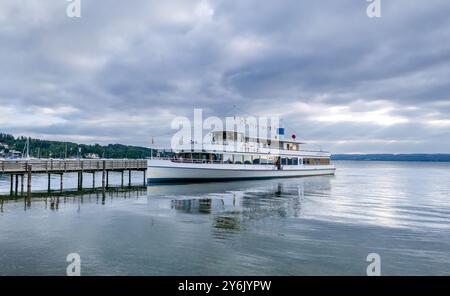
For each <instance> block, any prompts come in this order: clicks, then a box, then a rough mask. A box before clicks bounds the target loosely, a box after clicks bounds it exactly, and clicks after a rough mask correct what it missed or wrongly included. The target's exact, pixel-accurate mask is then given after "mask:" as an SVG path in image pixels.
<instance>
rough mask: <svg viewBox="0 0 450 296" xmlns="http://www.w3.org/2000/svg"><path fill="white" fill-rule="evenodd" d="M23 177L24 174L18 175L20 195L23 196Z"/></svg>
mask: <svg viewBox="0 0 450 296" xmlns="http://www.w3.org/2000/svg"><path fill="white" fill-rule="evenodd" d="M23 179H24V175H23V174H22V175H20V196H23Z"/></svg>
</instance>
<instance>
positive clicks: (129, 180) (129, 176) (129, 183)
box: [128, 170, 131, 187]
mask: <svg viewBox="0 0 450 296" xmlns="http://www.w3.org/2000/svg"><path fill="white" fill-rule="evenodd" d="M128 187H131V170H129V171H128Z"/></svg>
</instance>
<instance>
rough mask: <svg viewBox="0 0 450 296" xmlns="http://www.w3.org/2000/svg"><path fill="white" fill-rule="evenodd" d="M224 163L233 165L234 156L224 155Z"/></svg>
mask: <svg viewBox="0 0 450 296" xmlns="http://www.w3.org/2000/svg"><path fill="white" fill-rule="evenodd" d="M223 163H233V155H232V154H224V155H223Z"/></svg>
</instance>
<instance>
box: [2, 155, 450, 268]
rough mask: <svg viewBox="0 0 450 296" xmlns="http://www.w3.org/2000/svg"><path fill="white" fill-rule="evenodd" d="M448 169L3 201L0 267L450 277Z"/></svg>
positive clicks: (372, 167)
mask: <svg viewBox="0 0 450 296" xmlns="http://www.w3.org/2000/svg"><path fill="white" fill-rule="evenodd" d="M449 178H450V165H435V164H397V163H377V164H373V163H352V162H346V163H341V164H339V166H338V174H337V175H336V176H334V177H333V176H321V177H311V178H294V179H273V180H265V181H239V182H224V183H205V184H186V185H157V186H149V187H147V188H146V189H143V190H131V191H122V190H114V191H108V192H105V193H104V194H103V193H102V192H92V193H89V194H83V195H76V194H74V195H62V196H47V197H44V198H31V199H15V200H1V199H0V266H1V268H0V274H1V275H7V274H10V275H21V274H38V275H39V274H54V275H64V273H65V268H66V262H65V258H66V256H67V254H69V253H72V252H77V253H79V254H80V256H81V258H82V262H83V265H82V274H84V275H94V274H102V275H127V274H128V275H310V274H313V275H342V274H352V275H364V274H365V271H366V267H367V262H366V257H367V254H369V253H372V252H376V253H379V254H380V255H381V257H382V262H383V264H382V273H383V274H385V275H391V274H447V275H448V274H449V270H450V254H449V251H448V250H449V249H450V185H449V183H448V182H447V181H448V179H449Z"/></svg>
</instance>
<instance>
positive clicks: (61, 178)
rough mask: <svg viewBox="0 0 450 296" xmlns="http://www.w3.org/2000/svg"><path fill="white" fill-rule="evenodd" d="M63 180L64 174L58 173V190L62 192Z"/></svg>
mask: <svg viewBox="0 0 450 296" xmlns="http://www.w3.org/2000/svg"><path fill="white" fill-rule="evenodd" d="M63 181H64V174H63V173H61V175H60V180H59V191H61V192H63V189H64V187H63Z"/></svg>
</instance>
